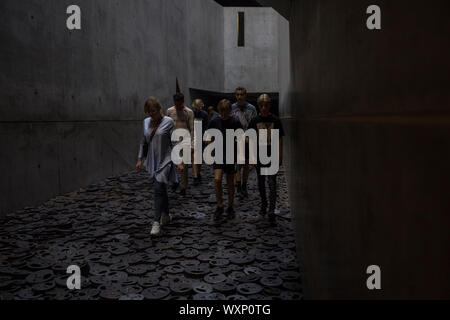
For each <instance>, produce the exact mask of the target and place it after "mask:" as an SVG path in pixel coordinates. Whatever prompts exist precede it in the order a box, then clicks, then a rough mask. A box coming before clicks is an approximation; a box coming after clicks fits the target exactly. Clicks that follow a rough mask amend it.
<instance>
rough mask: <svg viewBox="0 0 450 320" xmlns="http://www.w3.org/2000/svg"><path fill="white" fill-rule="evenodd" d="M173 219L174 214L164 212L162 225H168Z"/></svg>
mask: <svg viewBox="0 0 450 320" xmlns="http://www.w3.org/2000/svg"><path fill="white" fill-rule="evenodd" d="M171 221H172V216H171V215H170V214H167V213H163V214H162V216H161V227H162V226H165V225H168V224H169V223H170V222H171Z"/></svg>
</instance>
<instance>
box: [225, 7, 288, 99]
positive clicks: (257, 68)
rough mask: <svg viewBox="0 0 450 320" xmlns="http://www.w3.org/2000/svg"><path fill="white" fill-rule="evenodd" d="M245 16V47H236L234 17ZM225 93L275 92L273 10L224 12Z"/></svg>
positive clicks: (276, 22) (275, 26)
mask: <svg viewBox="0 0 450 320" xmlns="http://www.w3.org/2000/svg"><path fill="white" fill-rule="evenodd" d="M238 12H244V13H245V46H244V47H238V42H237V39H238V28H237V14H238ZM224 16H225V20H224V23H225V36H224V41H225V45H224V49H225V91H226V92H233V91H234V89H235V88H236V87H237V86H244V87H246V88H247V90H248V91H251V92H278V91H279V83H278V76H279V75H278V44H279V43H278V39H279V19H280V18H282V17H280V15H279V14H278V13H277V12H276V11H275V10H273V9H272V8H237V7H232V8H224Z"/></svg>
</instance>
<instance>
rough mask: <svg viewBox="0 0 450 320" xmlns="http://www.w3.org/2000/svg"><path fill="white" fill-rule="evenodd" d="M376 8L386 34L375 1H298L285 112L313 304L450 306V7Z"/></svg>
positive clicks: (385, 4) (390, 4)
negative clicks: (374, 23) (375, 286)
mask: <svg viewBox="0 0 450 320" xmlns="http://www.w3.org/2000/svg"><path fill="white" fill-rule="evenodd" d="M376 3H377V4H378V5H379V6H380V7H381V9H382V17H383V18H382V19H383V20H382V28H383V29H382V30H381V31H369V30H368V29H367V28H366V26H365V23H366V18H367V15H366V14H365V12H366V9H367V7H368V6H369V5H371V4H373V1H360V0H348V1H325V0H304V1H293V8H292V11H291V18H290V30H291V54H292V62H293V89H292V95H293V98H294V100H293V102H292V103H291V104H290V106H289V107H287V106H286V107H285V108H284V109H283V110H282V114H283V115H285V116H286V117H287V119H285V125H286V127H287V132H288V141H287V148H288V150H287V154H288V155H289V156H288V157H287V158H286V160H287V162H288V163H287V165H288V172H289V174H288V177H289V187H290V192H291V194H290V197H291V201H292V207H293V212H294V214H295V223H296V227H297V231H298V237H297V239H298V244H299V253H300V256H301V258H302V262H303V272H304V286H305V295H306V297H307V298H316V299H317V298H369V299H378V298H450V275H449V272H448V270H450V233H449V232H448V226H449V224H450V215H449V212H450V200H449V197H448V191H447V190H450V167H449V163H450V117H449V106H450V104H449V102H450V95H449V91H448V84H449V83H450V81H449V80H450V62H449V59H448V51H449V47H450V46H449V39H448V34H449V31H450V30H449V24H448V23H447V13H448V11H449V9H450V8H449V4H448V1H442V0H437V1H433V3H430V4H425V3H423V1H415V0H413V1H405V0H399V1H387V0H386V1H384V0H378V1H376ZM372 264H375V265H379V266H380V267H381V271H382V275H381V276H382V290H380V291H369V290H368V289H367V287H366V279H367V277H368V275H366V268H367V267H368V266H369V265H372Z"/></svg>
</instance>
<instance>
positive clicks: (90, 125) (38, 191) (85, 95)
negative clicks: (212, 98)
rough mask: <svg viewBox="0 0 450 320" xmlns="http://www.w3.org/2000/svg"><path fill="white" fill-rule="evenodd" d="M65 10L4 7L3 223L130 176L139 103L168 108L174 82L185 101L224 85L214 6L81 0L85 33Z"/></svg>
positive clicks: (56, 3) (32, 2) (176, 0)
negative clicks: (17, 213) (155, 100)
mask: <svg viewBox="0 0 450 320" xmlns="http://www.w3.org/2000/svg"><path fill="white" fill-rule="evenodd" d="M70 4H72V2H69V1H60V0H46V1H42V0H23V1H12V0H4V1H1V2H0V21H1V26H2V27H1V28H0V40H1V43H2V48H1V50H0V68H1V73H0V87H1V94H0V106H1V108H0V121H1V126H0V146H1V148H0V150H1V160H0V161H1V162H0V163H1V166H0V175H1V176H2V179H1V182H0V193H1V194H2V201H0V215H3V214H5V213H6V212H10V211H12V210H14V209H18V208H21V207H23V206H26V205H36V204H38V203H40V202H42V201H44V200H46V199H48V198H50V197H52V196H55V195H57V194H61V193H65V192H69V191H71V190H74V189H76V188H78V187H82V186H86V185H88V184H90V183H93V182H95V181H98V180H99V179H102V178H104V177H107V176H110V175H114V174H118V173H120V172H123V171H128V170H132V169H133V167H134V165H135V161H136V155H137V144H138V138H139V134H140V130H141V121H142V119H143V117H144V115H143V103H144V101H145V99H146V98H147V97H148V96H149V95H155V96H157V97H159V98H160V99H161V100H162V102H163V104H164V107H166V108H167V107H169V106H171V104H172V98H171V97H172V95H173V93H174V91H175V78H176V77H178V79H179V81H180V85H181V86H182V90H183V91H184V92H185V93H186V94H187V100H188V101H189V100H190V97H189V90H188V88H190V87H193V86H195V87H200V88H208V89H216V88H222V87H223V78H224V76H223V55H222V54H221V52H223V11H222V10H223V9H222V7H221V6H219V5H218V4H217V3H215V2H214V1H212V0H211V1H204V0H184V1H182V0H131V1H111V0H95V1H92V0H79V1H77V5H79V6H80V7H81V10H82V30H80V31H69V30H67V28H66V19H67V15H66V8H67V7H68V6H69V5H70ZM191 30H192V32H190V31H191ZM200 61H201V62H203V64H200V65H199V62H200Z"/></svg>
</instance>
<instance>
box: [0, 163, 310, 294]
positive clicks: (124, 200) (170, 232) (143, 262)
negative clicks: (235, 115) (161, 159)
mask: <svg viewBox="0 0 450 320" xmlns="http://www.w3.org/2000/svg"><path fill="white" fill-rule="evenodd" d="M202 173H203V181H202V184H201V185H200V186H197V187H193V186H192V180H191V178H190V183H191V184H190V187H189V189H188V193H187V196H186V197H185V198H183V197H181V196H180V195H179V194H177V193H173V192H172V191H171V190H169V198H170V208H171V214H173V216H174V219H173V221H172V223H171V224H170V225H169V226H166V227H164V229H163V233H162V234H161V235H160V236H159V237H156V238H152V237H151V236H150V228H151V223H152V215H153V211H152V210H153V188H152V185H151V183H150V182H149V179H148V177H147V175H146V173H145V172H140V173H136V172H131V173H129V174H125V175H122V176H119V177H112V178H108V179H106V180H105V181H102V182H100V183H98V184H95V185H91V186H89V187H87V188H86V189H80V190H78V191H76V192H73V193H71V194H68V195H64V196H60V197H57V198H55V199H52V200H50V201H48V202H47V203H45V204H43V205H42V206H40V207H36V208H25V209H23V210H21V211H18V212H15V213H13V214H10V215H8V216H7V217H6V219H5V220H4V221H1V225H0V299H1V300H12V299H18V300H41V299H42V300H99V299H100V300H104V299H107V300H149V299H189V300H192V299H193V300H246V299H251V300H273V299H281V300H299V299H302V286H301V280H300V274H299V265H298V261H297V257H296V245H295V237H294V230H293V225H292V222H291V216H290V208H289V199H288V192H287V186H286V182H285V177H284V174H283V172H280V174H279V177H278V190H279V194H278V197H279V198H278V209H277V212H276V213H277V224H276V226H271V225H270V224H269V223H268V221H267V219H263V218H261V217H260V216H259V208H260V197H259V193H258V189H257V184H256V175H255V172H254V170H253V171H252V172H251V175H250V181H249V198H248V199H245V200H239V199H237V200H236V202H235V209H236V214H237V218H236V219H235V220H233V221H226V222H224V223H223V224H222V225H220V226H216V225H215V224H214V223H213V221H212V219H211V218H212V213H213V212H214V210H215V208H216V204H215V196H214V185H213V175H212V170H211V169H210V168H209V167H204V168H203V172H202ZM190 176H192V172H190ZM224 180H225V178H224ZM224 192H225V195H224V199H225V200H224V202H225V205H226V188H224ZM70 265H77V266H79V267H80V268H81V278H82V283H81V289H80V290H69V289H68V288H67V279H68V278H69V276H70V274H67V273H66V272H67V268H68V267H69V266H70Z"/></svg>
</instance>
